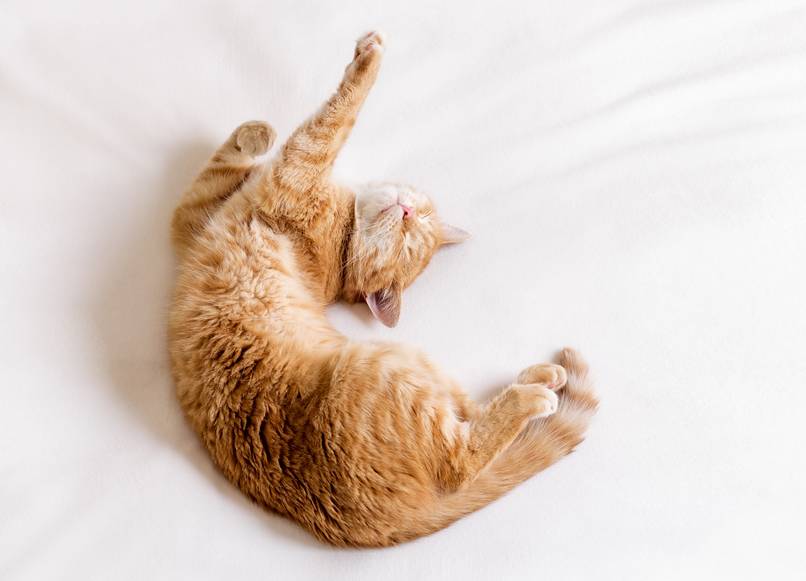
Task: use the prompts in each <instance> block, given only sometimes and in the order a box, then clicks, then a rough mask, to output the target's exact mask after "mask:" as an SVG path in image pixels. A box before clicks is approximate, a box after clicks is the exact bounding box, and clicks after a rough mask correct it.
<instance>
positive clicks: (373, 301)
mask: <svg viewBox="0 0 806 581" xmlns="http://www.w3.org/2000/svg"><path fill="white" fill-rule="evenodd" d="M400 295H401V291H400V289H398V288H397V287H392V288H385V289H381V290H379V291H376V292H374V293H370V294H368V295H367V297H366V301H367V305H368V306H369V310H370V311H372V314H373V315H375V318H376V319H378V320H379V321H380V322H381V323H383V324H384V325H386V326H387V327H394V326H395V325H397V320H398V319H399V318H400Z"/></svg>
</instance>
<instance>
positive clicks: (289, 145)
mask: <svg viewBox="0 0 806 581" xmlns="http://www.w3.org/2000/svg"><path fill="white" fill-rule="evenodd" d="M382 55H383V37H382V36H381V35H380V34H379V33H378V32H370V33H369V34H366V35H364V36H363V37H361V38H360V39H359V40H358V41H357V42H356V47H355V54H354V57H353V60H352V62H351V63H350V64H349V65H347V68H346V69H345V71H344V78H343V79H342V81H341V84H340V85H339V88H338V89H337V90H336V92H335V93H334V94H333V95H332V96H331V97H330V99H328V100H327V101H326V102H325V104H324V105H322V107H321V108H320V109H319V111H317V112H316V114H314V115H313V117H311V118H310V119H308V120H307V121H306V122H305V123H304V124H303V125H302V126H300V127H299V128H298V129H297V130H296V131H294V133H293V134H292V135H291V137H290V138H289V139H288V141H287V142H286V144H285V145H284V146H283V149H282V152H281V153H280V155H279V156H278V159H277V160H275V162H274V164H273V165H272V168H271V171H270V174H269V175H268V176H267V178H268V185H269V189H270V191H271V192H273V193H274V195H272V196H270V197H269V200H277V199H278V197H279V198H280V199H282V198H283V197H284V196H292V197H293V196H294V195H302V196H308V195H312V194H315V193H317V192H320V191H323V188H322V186H324V185H325V184H327V180H328V177H329V175H330V170H331V168H332V167H333V162H334V161H335V160H336V156H337V155H338V153H339V150H340V149H341V147H342V145H343V144H344V142H345V140H346V139H347V136H348V135H349V134H350V130H351V129H352V127H353V124H355V120H356V117H357V116H358V112H359V110H360V109H361V106H362V105H363V104H364V100H365V99H366V98H367V95H368V94H369V91H370V89H371V88H372V85H373V84H374V83H375V79H376V77H377V76H378V70H379V69H380V65H381V60H382ZM293 201H297V200H293ZM304 201H307V200H304Z"/></svg>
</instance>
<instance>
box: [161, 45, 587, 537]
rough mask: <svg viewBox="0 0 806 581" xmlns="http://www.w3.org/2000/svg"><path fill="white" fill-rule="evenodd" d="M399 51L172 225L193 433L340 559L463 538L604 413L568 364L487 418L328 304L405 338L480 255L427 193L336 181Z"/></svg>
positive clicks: (528, 383)
mask: <svg viewBox="0 0 806 581" xmlns="http://www.w3.org/2000/svg"><path fill="white" fill-rule="evenodd" d="M383 49H384V45H383V40H382V38H381V36H380V35H379V34H377V33H370V34H368V35H366V36H364V37H362V38H361V39H359V41H358V43H357V46H356V50H355V55H354V58H353V60H352V62H351V63H350V64H349V65H348V67H347V69H346V71H345V74H344V79H343V80H342V82H341V84H340V85H339V87H338V89H337V91H336V92H335V93H334V94H333V96H332V97H331V98H330V99H329V100H328V101H327V102H326V103H325V104H324V105H323V106H322V107H321V108H320V109H319V111H318V112H317V113H316V114H315V115H314V116H313V117H311V118H310V119H309V120H308V121H306V122H305V123H304V124H303V125H302V126H300V127H299V128H298V129H297V130H296V131H295V132H294V133H293V134H292V135H291V137H290V138H289V139H288V141H287V142H286V143H285V144H284V145H283V147H282V149H281V150H280V152H279V153H278V155H277V156H276V157H275V158H274V159H273V160H272V161H271V162H270V163H268V164H263V163H261V162H259V161H258V160H257V159H256V158H257V157H259V156H261V155H262V154H264V153H266V152H267V151H268V149H269V148H270V147H271V145H272V144H273V142H274V138H275V133H274V130H273V129H272V128H271V127H270V126H269V125H268V124H266V123H263V122H259V121H253V122H249V123H244V124H243V125H241V126H240V127H239V128H237V129H236V130H235V132H234V133H233V134H232V136H231V137H230V138H229V139H228V140H227V141H226V142H225V143H224V144H223V145H222V146H221V147H220V148H219V149H218V151H217V152H216V153H215V154H214V155H213V157H212V158H211V160H210V162H209V163H208V165H207V167H206V168H204V170H203V171H202V172H201V174H200V175H199V176H198V177H197V178H196V180H195V181H194V183H193V184H192V185H191V186H190V187H189V188H188V190H187V192H186V193H185V194H184V196H183V198H182V200H181V202H180V204H179V207H178V208H177V209H176V212H175V215H174V219H173V231H172V234H173V240H174V245H175V247H176V250H177V254H178V256H179V273H178V280H177V284H176V290H175V295H174V301H173V305H172V310H171V317H170V333H169V336H170V350H171V360H172V368H173V374H174V378H175V381H176V387H177V393H178V397H179V400H180V402H181V404H182V407H183V409H184V410H185V413H186V415H187V418H188V420H189V421H190V423H191V425H192V426H193V428H194V429H195V430H196V431H197V432H198V433H199V435H200V436H201V439H202V441H203V442H204V444H205V446H206V447H207V448H208V450H209V452H210V454H211V456H212V458H213V460H214V462H215V463H216V464H217V466H218V467H219V468H220V469H221V471H222V472H223V473H224V474H225V475H226V476H227V478H229V479H230V480H231V481H232V482H233V483H234V484H235V485H236V486H238V487H239V488H240V489H241V490H242V491H243V492H244V493H246V494H247V495H248V496H249V497H251V498H252V499H254V500H255V501H256V502H258V503H259V504H261V505H262V506H264V507H266V508H268V509H270V510H272V511H274V512H277V513H280V514H282V515H286V516H288V517H290V518H292V519H294V520H295V521H297V522H298V523H300V524H301V525H303V526H304V527H306V528H307V529H308V530H310V531H311V532H312V533H313V534H315V535H316V536H317V537H318V538H320V539H322V540H323V541H326V542H329V543H332V544H335V545H354V546H386V545H391V544H394V543H399V542H401V541H405V540H408V539H412V538H415V537H418V536H421V535H425V534H428V533H431V532H433V531H436V530H438V529H440V528H442V527H445V526H447V525H448V524H450V523H451V522H453V521H454V520H456V519H458V518H460V517H461V516H463V515H465V514H467V513H469V512H471V511H473V510H476V509H478V508H480V507H482V506H484V505H485V504H487V503H489V502H491V501H493V500H494V499H496V498H497V497H499V496H501V495H502V494H504V493H505V492H507V491H508V490H510V489H511V488H512V487H514V486H516V485H517V484H518V483H520V482H522V481H523V480H525V479H527V478H529V477H530V476H531V475H533V474H534V473H536V472H537V471H539V470H541V469H543V468H545V467H546V466H548V465H549V464H551V463H552V462H554V461H556V460H557V459H559V458H560V457H562V456H563V455H565V454H567V453H569V452H570V451H571V450H572V449H573V448H574V446H576V445H577V444H578V443H579V442H580V441H581V440H582V438H583V434H584V432H585V430H586V428H587V425H588V422H589V420H590V418H591V417H592V415H593V413H594V412H595V410H596V405H597V401H596V397H595V395H594V393H593V391H592V390H591V387H590V384H589V382H588V379H587V368H586V366H585V364H584V362H583V361H582V360H581V359H580V357H579V355H577V354H576V353H575V352H574V351H572V350H570V349H566V350H564V351H563V352H562V355H561V357H560V359H559V365H553V364H542V365H536V366H533V367H530V368H528V369H526V370H524V371H523V372H522V373H521V374H520V375H519V376H518V377H517V379H516V380H515V381H514V382H513V384H512V385H510V386H509V387H508V388H506V389H505V390H504V391H503V392H501V393H500V394H499V395H498V396H497V397H495V398H494V399H493V400H492V401H491V402H490V403H489V404H487V405H479V404H477V403H475V402H474V401H472V400H471V399H470V398H468V397H467V396H466V395H465V394H464V392H463V391H462V390H461V389H460V387H459V386H458V385H457V384H456V383H455V382H454V381H452V380H451V379H450V378H448V377H446V376H445V375H444V374H443V373H442V372H441V371H440V370H439V369H438V368H437V367H436V366H435V365H434V364H433V363H431V362H430V361H429V360H428V358H427V357H426V356H425V355H423V354H422V353H419V352H417V351H416V350H414V349H410V348H407V347H404V346H401V345H396V344H390V343H358V342H354V341H350V340H349V339H348V338H346V337H344V336H343V335H341V334H340V333H339V332H337V331H336V330H335V329H334V328H333V327H332V326H331V325H330V323H329V322H328V320H327V318H326V317H325V312H324V308H325V306H326V305H327V304H329V303H331V302H333V301H336V300H340V299H343V300H347V301H361V300H366V301H367V303H368V304H369V306H370V308H371V309H372V312H373V313H374V314H375V316H376V317H378V318H379V319H380V320H381V321H382V322H384V323H385V324H387V325H394V324H395V323H396V322H397V317H398V316H399V313H400V307H401V296H402V292H403V290H404V289H405V288H406V287H407V286H408V285H409V284H411V282H412V281H413V280H414V279H415V278H416V277H417V275H418V274H419V273H420V272H421V271H422V270H423V269H424V268H425V266H426V265H427V264H428V262H429V260H430V259H431V257H432V255H433V254H434V252H436V250H437V249H438V248H439V247H440V246H441V245H442V244H446V243H451V242H458V241H460V240H461V239H463V238H464V237H466V234H465V233H464V232H463V231H461V230H459V229H457V228H454V227H452V226H449V225H447V224H446V223H444V222H443V221H442V220H441V219H440V218H439V217H438V216H437V214H436V211H435V209H434V207H433V204H432V202H431V201H430V199H429V198H428V197H426V196H424V195H423V194H421V193H420V192H418V191H417V190H415V189H413V188H410V187H408V186H403V185H399V184H389V183H372V184H367V185H366V186H365V187H363V188H360V189H358V190H356V191H353V190H350V189H347V188H344V187H340V186H338V185H335V184H334V183H332V182H331V180H330V170H331V168H332V165H333V162H334V160H335V159H336V156H337V155H338V152H339V150H340V148H341V147H342V145H343V144H344V142H345V140H346V138H347V136H348V134H349V132H350V130H351V128H352V126H353V124H354V123H355V120H356V117H357V115H358V112H359V110H360V108H361V105H362V103H363V102H364V99H365V98H366V96H367V94H368V93H369V90H370V88H371V87H372V85H373V83H374V82H375V78H376V76H377V74H378V69H379V67H380V63H381V59H382V55H383Z"/></svg>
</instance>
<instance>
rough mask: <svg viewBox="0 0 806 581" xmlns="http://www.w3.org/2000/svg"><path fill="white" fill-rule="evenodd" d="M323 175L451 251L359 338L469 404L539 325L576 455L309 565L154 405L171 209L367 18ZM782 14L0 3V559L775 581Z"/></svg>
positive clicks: (781, 376) (798, 280) (653, 6)
mask: <svg viewBox="0 0 806 581" xmlns="http://www.w3.org/2000/svg"><path fill="white" fill-rule="evenodd" d="M374 27H379V28H381V29H382V30H384V31H385V32H386V35H387V38H388V50H387V54H386V60H385V63H384V68H383V71H382V73H381V76H380V79H379V81H378V84H377V87H376V89H375V90H374V92H373V94H372V95H371V97H370V99H369V102H368V103H367V105H366V108H365V109H364V111H363V113H362V115H361V118H360V120H359V122H358V124H357V126H356V129H355V132H354V134H353V137H352V138H351V140H350V142H349V144H348V146H347V148H346V150H345V151H344V153H343V155H342V157H341V159H340V161H339V164H338V168H337V173H338V175H339V176H341V177H342V178H343V179H345V180H348V181H350V180H362V179H369V178H380V177H385V178H392V179H399V180H405V181H408V182H411V183H414V184H417V185H420V186H422V187H423V188H425V189H427V190H428V191H430V192H432V193H433V195H434V197H435V199H436V200H437V202H438V204H439V206H440V207H441V209H442V213H443V214H444V215H445V216H447V217H448V218H449V219H451V220H453V221H454V222H456V223H457V224H459V225H461V226H464V227H466V228H467V229H469V230H471V231H472V232H473V234H474V238H473V240H472V241H470V242H468V243H466V244H464V245H462V246H461V247H455V248H451V249H450V250H447V251H445V252H443V253H441V254H440V256H439V257H438V258H437V259H436V260H435V261H434V263H433V265H432V266H431V267H430V268H429V269H428V271H427V272H426V273H425V274H424V275H423V276H422V277H421V279H420V280H418V281H417V283H416V284H415V285H414V286H413V287H412V288H411V289H410V290H409V291H408V292H407V294H406V296H405V304H404V311H403V315H402V318H401V322H400V325H399V326H398V327H397V328H396V329H393V330H388V329H385V328H383V327H381V326H380V325H379V324H376V323H374V322H372V321H370V320H369V319H368V318H367V317H366V312H365V311H364V310H363V309H358V308H347V307H336V308H334V309H333V310H332V316H333V319H334V320H335V321H336V324H337V325H338V326H339V327H340V328H342V329H343V330H344V331H345V332H346V333H348V334H350V335H352V336H355V337H374V338H392V339H395V340H400V341H403V342H408V343H413V344H416V345H419V346H420V347H422V348H423V349H425V350H426V351H427V352H429V353H430V354H431V355H432V356H433V358H434V359H435V360H436V361H437V362H439V363H440V364H441V365H443V366H444V367H445V368H446V369H447V370H448V371H449V372H450V373H452V374H453V375H454V376H456V377H457V378H459V379H460V380H461V381H462V382H463V383H464V385H465V386H466V387H467V389H468V391H470V392H471V393H472V394H474V395H475V396H478V397H479V398H484V397H487V396H489V395H490V394H491V393H493V391H494V390H495V389H498V388H499V387H501V386H502V385H504V384H506V383H507V382H508V381H509V380H510V379H511V378H512V376H513V374H514V373H515V372H517V371H518V370H519V369H520V368H521V367H523V366H525V365H527V364H530V363H533V362H537V361H541V360H545V359H547V358H549V357H550V356H551V354H552V353H553V352H554V350H555V349H557V348H558V347H561V346H563V345H565V344H570V345H574V346H576V347H578V348H579V349H581V351H582V352H583V353H584V354H585V355H586V356H587V358H588V359H589V360H590V363H591V366H592V369H593V372H594V374H595V376H596V378H597V379H598V386H599V390H600V392H601V395H602V400H603V405H602V410H601V413H600V415H599V417H598V419H597V421H596V424H595V426H594V427H593V429H592V430H591V432H590V436H589V439H588V440H587V441H586V442H585V443H584V444H583V445H582V447H581V448H580V450H579V451H578V452H577V453H575V454H573V455H572V456H571V457H569V458H567V459H564V460H563V461H562V462H560V463H559V464H557V465H556V466H554V467H552V468H551V469H550V470H548V471H546V472H544V473H543V474H541V475H539V476H538V477H537V478H534V479H532V480H531V481H529V482H528V483H526V484H524V485H523V486H521V487H520V488H518V489H517V490H516V491H514V492H513V493H512V494H510V495H509V496H507V497H505V498H504V499H502V500H500V501H499V502H496V503H495V504H494V505H492V506H490V507H488V508H486V509H484V510H482V511H481V512H479V513H477V514H475V515H473V516H470V517H469V518H466V519H464V520H462V521H461V522H459V523H457V524H456V525H455V526H452V527H450V528H449V529H447V530H445V531H443V532H441V533H439V534H436V535H434V536H431V537H429V538H426V539H422V540H419V541H417V542H413V543H410V544H407V545H404V546H401V547H399V548H394V549H390V550H383V551H352V550H334V549H331V548H328V547H325V546H323V545H320V544H318V543H317V542H316V541H314V540H313V539H312V538H311V537H309V536H308V535H307V534H306V533H304V532H303V531H302V530H300V529H298V528H297V527H296V526H295V525H293V524H290V523H288V522H286V521H285V520H282V519H280V518H278V517H275V516H271V515H269V514H266V513H264V512H262V511H261V510H259V509H257V508H256V507H254V506H252V505H251V504H250V503H249V502H247V501H246V500H244V499H243V498H242V497H241V496H240V494H239V493H238V492H237V491H236V490H234V489H233V487H231V486H230V485H229V484H228V483H227V482H226V481H225V480H224V479H223V478H222V477H221V476H219V475H218V474H217V473H216V471H215V470H214V469H213V468H212V467H211V465H210V463H209V462H208V459H207V457H206V455H205V453H204V452H203V450H202V449H201V447H200V445H199V444H198V443H197V441H196V439H195V438H194V435H193V434H192V433H191V431H190V430H189V429H188V427H187V426H186V425H185V423H184V422H183V420H182V417H181V415H180V410H179V409H178V406H177V404H176V403H175V401H174V397H173V392H172V385H171V381H170V377H169V373H168V366H167V362H166V348H165V338H164V337H165V314H166V310H167V303H168V297H169V293H170V288H171V284H172V269H173V259H172V255H171V251H170V247H169V243H168V223H169V217H170V213H171V210H172V207H173V206H174V204H175V202H176V200H177V198H178V196H179V193H180V191H181V189H182V187H183V186H184V185H185V184H186V183H187V182H188V181H189V180H190V179H191V177H192V176H193V175H194V172H195V171H196V170H197V169H198V168H199V167H200V165H201V164H202V163H203V162H204V160H205V158H206V157H207V156H208V155H209V153H210V152H211V150H212V148H213V147H214V146H215V145H216V144H217V143H218V142H220V141H221V140H223V139H224V138H225V137H226V136H227V135H228V133H229V132H230V130H231V129H232V128H233V127H235V126H236V125H237V124H238V123H240V122H241V121H243V120H246V119H251V118H261V119H267V120H269V121H270V122H271V123H272V124H273V125H274V126H275V127H276V128H277V130H278V131H279V133H280V135H281V136H284V135H287V134H288V132H289V131H290V130H291V129H293V127H294V126H295V125H296V124H297V123H299V122H300V121H301V120H302V119H303V118H304V117H306V116H307V115H308V114H309V113H310V112H312V111H313V110H314V109H315V107H316V106H317V105H318V104H319V103H320V101H321V100H322V99H323V98H324V97H325V96H326V95H327V94H328V92H329V91H330V90H331V89H332V88H333V87H334V86H335V83H336V82H337V80H338V78H339V76H340V74H341V71H342V69H343V67H344V65H345V63H346V62H347V60H348V59H349V58H350V56H351V51H352V46H351V43H352V41H353V39H354V38H356V37H357V36H358V35H359V34H360V33H361V32H363V31H365V30H368V29H371V28H374ZM804 30H806V5H805V4H804V2H802V1H801V2H791V1H786V0H770V1H766V2H762V1H703V0H699V1H693V0H692V1H680V2H668V1H640V0H610V1H608V2H600V1H597V0H570V1H563V2H560V1H557V0H554V1H548V0H538V1H534V2H520V3H511V4H506V3H503V2H479V3H475V2H461V1H458V0H457V1H454V2H442V3H436V2H411V1H408V2H398V3H380V2H363V3H362V2H348V1H345V0H341V1H340V2H338V3H312V2H299V1H297V2H268V3H266V2H253V3H247V2H220V3H211V2H199V3H187V4H179V3H171V2H157V1H154V0H149V1H144V2H137V3H134V2H131V3H125V4H124V3H114V2H101V1H100V0H99V1H88V0H85V1H81V2H63V3H56V2H52V3H50V5H49V6H44V5H41V4H39V3H31V2H21V1H6V2H4V3H2V4H0V122H1V126H2V134H1V135H2V137H1V138H0V174H1V175H2V184H3V185H2V194H0V259H1V260H2V294H1V295H0V296H1V297H2V312H3V323H2V334H1V335H0V364H1V365H2V406H0V410H2V411H0V578H2V579H6V580H10V579H15V580H16V579H36V580H39V579H158V578H160V579H191V578H192V579H222V578H249V579H351V580H352V579H373V580H386V579H536V578H545V579H552V580H554V581H558V580H564V579H569V580H570V579H614V580H616V579H617V580H629V579H653V580H654V579H679V578H687V579H727V578H733V579H759V578H767V579H803V575H804V570H805V569H804V561H803V552H802V549H801V548H800V545H801V544H802V541H801V540H800V539H801V538H802V523H803V521H804V518H806V500H804V490H806V466H805V460H804V458H806V454H804V443H806V440H805V439H804V436H805V433H804V432H805V431H804V427H803V425H804V409H805V408H806V363H804V361H806V360H805V359H804V357H803V346H804V336H805V335H804V333H805V332H806V321H805V319H806V316H805V315H804V306H803V297H804V295H806V275H805V274H804V259H805V258H806V251H805V250H804V249H805V248H806V234H804V223H805V222H806V202H804V199H805V198H804V196H805V195H806V158H805V157H804V155H805V153H806V36H804Z"/></svg>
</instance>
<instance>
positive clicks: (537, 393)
mask: <svg viewBox="0 0 806 581" xmlns="http://www.w3.org/2000/svg"><path fill="white" fill-rule="evenodd" d="M565 382H566V372H565V369H563V368H562V367H561V366H559V365H554V364H551V363H546V364H541V365H533V366H532V367H529V368H527V369H525V370H524V371H523V372H521V374H520V375H519V376H518V378H517V380H516V382H515V383H513V384H512V385H510V386H509V387H508V388H506V389H505V390H504V391H503V392H501V393H500V394H499V395H498V396H496V397H495V399H493V400H492V401H491V402H490V403H489V404H488V405H487V406H486V407H485V408H483V409H482V410H481V411H480V413H479V414H478V415H477V417H476V418H475V419H473V420H472V421H471V422H470V425H469V430H468V432H467V436H466V438H465V439H464V442H463V445H462V446H461V447H460V449H459V450H458V453H457V456H456V458H455V462H454V463H452V464H453V470H452V471H451V474H450V475H448V482H446V485H447V488H448V489H458V488H460V487H461V486H463V485H464V484H467V483H469V482H470V481H472V480H473V479H474V478H475V476H476V475H477V474H478V473H479V471H481V470H482V469H483V468H484V467H485V466H487V465H488V464H489V463H490V462H491V461H492V460H493V459H494V458H495V457H496V456H497V455H498V454H499V453H500V452H501V451H503V450H504V449H505V448H507V447H508V446H509V445H510V444H511V443H512V441H513V440H514V439H515V438H516V437H517V436H518V434H520V433H521V431H522V430H523V429H524V427H525V426H526V424H527V423H528V422H529V420H532V419H534V418H542V417H546V416H550V415H551V414H553V413H554V412H555V411H557V403H558V398H557V394H556V393H555V391H556V390H559V389H562V387H563V386H565ZM451 480H453V481H451Z"/></svg>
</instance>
